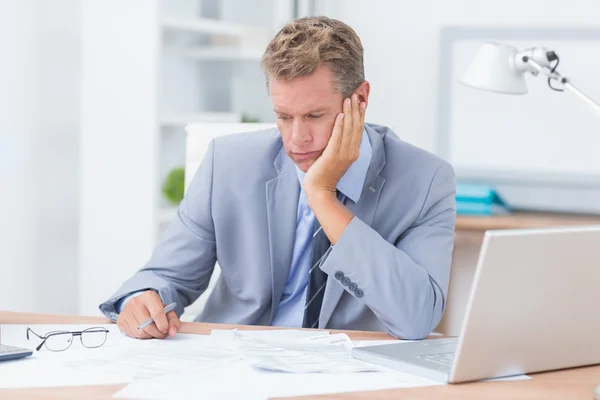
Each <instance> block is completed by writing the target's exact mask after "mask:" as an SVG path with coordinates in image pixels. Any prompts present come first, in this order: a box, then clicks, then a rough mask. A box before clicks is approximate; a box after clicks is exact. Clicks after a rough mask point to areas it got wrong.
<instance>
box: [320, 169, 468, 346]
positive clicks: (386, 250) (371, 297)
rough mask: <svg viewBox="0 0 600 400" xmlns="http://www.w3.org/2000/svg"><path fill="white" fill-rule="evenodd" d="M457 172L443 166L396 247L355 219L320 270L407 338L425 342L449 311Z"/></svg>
mask: <svg viewBox="0 0 600 400" xmlns="http://www.w3.org/2000/svg"><path fill="white" fill-rule="evenodd" d="M455 193H456V184H455V176H454V170H453V168H452V166H451V165H450V164H448V163H443V164H442V165H441V166H440V167H439V168H438V169H437V171H436V172H435V174H434V175H433V178H432V180H431V183H430V185H429V190H428V193H427V196H426V197H425V202H424V204H423V207H422V209H421V212H420V213H419V216H418V217H417V219H416V220H415V222H414V223H413V224H412V225H411V226H410V227H409V229H407V230H406V231H405V232H404V233H402V234H401V236H400V237H398V238H397V239H396V241H395V242H394V243H390V242H388V241H386V240H385V239H384V238H383V237H381V236H380V235H379V233H378V232H376V231H375V230H373V229H372V228H371V227H370V226H368V225H367V224H365V223H364V222H362V221H361V220H360V219H358V218H356V217H354V218H353V219H352V221H351V222H350V224H349V225H348V226H347V227H346V229H345V230H344V232H343V234H342V236H341V237H340V239H339V240H338V242H337V243H336V245H335V246H334V248H333V249H332V251H331V253H330V255H329V257H328V258H327V260H326V261H325V262H324V263H323V265H322V266H321V268H322V269H323V271H325V272H326V273H327V274H329V275H332V276H334V277H335V278H336V279H335V282H337V283H339V284H341V280H342V279H343V278H344V277H346V278H348V279H350V282H352V283H354V284H349V285H348V281H347V280H346V282H345V283H346V285H344V289H345V290H346V291H347V292H348V293H350V294H351V295H352V296H354V297H355V298H357V299H358V300H359V301H363V302H364V303H365V304H366V305H367V306H368V307H369V308H370V309H371V310H372V311H373V312H374V313H375V315H376V316H377V317H378V318H379V320H381V321H382V322H383V323H384V324H385V326H386V327H387V330H388V332H389V333H390V334H391V335H393V336H395V337H398V338H402V339H422V338H424V337H426V336H427V335H429V334H430V333H431V332H432V331H433V329H435V327H436V326H437V325H438V323H439V322H440V320H441V319H442V315H443V313H444V309H445V306H446V296H447V293H448V281H449V279H450V266H451V264H452V251H453V248H454V227H455V223H456V197H455V196H456V194H455Z"/></svg>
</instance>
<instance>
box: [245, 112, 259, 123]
mask: <svg viewBox="0 0 600 400" xmlns="http://www.w3.org/2000/svg"><path fill="white" fill-rule="evenodd" d="M241 122H246V123H259V122H260V119H259V118H258V117H253V116H251V115H248V114H242V121H241Z"/></svg>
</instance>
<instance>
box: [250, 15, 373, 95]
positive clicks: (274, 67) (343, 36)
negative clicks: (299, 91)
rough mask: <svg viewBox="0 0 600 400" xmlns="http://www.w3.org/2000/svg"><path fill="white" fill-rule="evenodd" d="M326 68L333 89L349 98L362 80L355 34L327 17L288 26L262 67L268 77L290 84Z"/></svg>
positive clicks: (268, 51) (360, 51)
mask: <svg viewBox="0 0 600 400" xmlns="http://www.w3.org/2000/svg"><path fill="white" fill-rule="evenodd" d="M321 65H325V66H326V67H328V68H329V70H330V71H331V72H332V74H333V77H334V82H333V87H334V90H335V91H336V92H339V93H341V94H342V96H343V98H347V97H350V96H351V95H352V93H353V92H354V91H355V90H356V89H357V88H358V86H359V85H360V84H361V83H362V82H363V81H364V80H365V70H364V65H363V47H362V44H361V42H360V38H359V37H358V35H357V34H356V32H354V30H353V29H352V28H351V27H349V26H348V25H346V24H345V23H343V22H341V21H338V20H335V19H332V18H327V17H306V18H300V19H297V20H295V21H292V22H290V23H288V24H287V25H286V26H284V27H283V28H282V29H281V30H280V31H279V32H278V33H277V35H275V37H274V38H273V40H271V42H270V43H269V45H268V46H267V49H266V50H265V53H264V54H263V57H262V60H261V67H262V69H263V71H264V73H265V77H266V80H267V88H268V87H269V77H271V76H272V77H274V78H275V79H277V80H282V81H284V82H291V81H293V80H294V79H296V78H302V77H307V76H309V75H311V74H312V73H313V72H315V70H316V69H317V68H318V67H319V66H321Z"/></svg>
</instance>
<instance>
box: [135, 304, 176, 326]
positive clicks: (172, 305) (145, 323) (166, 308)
mask: <svg viewBox="0 0 600 400" xmlns="http://www.w3.org/2000/svg"><path fill="white" fill-rule="evenodd" d="M175 306H177V303H171V304H169V305H168V306H166V307H165V314H166V313H168V312H170V311H173V310H174V309H175ZM153 322H154V320H153V319H152V317H150V318H148V319H147V320H145V321H144V322H142V323H141V324H140V326H138V329H144V328H145V327H147V326H148V325H150V324H151V323H153Z"/></svg>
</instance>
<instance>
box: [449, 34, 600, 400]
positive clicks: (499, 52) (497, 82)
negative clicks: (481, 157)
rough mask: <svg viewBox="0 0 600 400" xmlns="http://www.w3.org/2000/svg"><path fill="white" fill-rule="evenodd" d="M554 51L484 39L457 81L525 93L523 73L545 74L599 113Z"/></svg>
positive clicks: (550, 83)
mask: <svg viewBox="0 0 600 400" xmlns="http://www.w3.org/2000/svg"><path fill="white" fill-rule="evenodd" d="M559 62H560V59H559V57H558V54H556V53H555V52H554V51H552V50H548V49H546V48H544V47H533V48H530V49H525V50H521V51H520V50H519V49H517V48H516V47H513V46H510V45H506V44H501V43H494V42H486V43H484V44H483V45H482V46H481V48H480V49H479V52H478V53H477V55H476V56H475V59H474V60H473V61H472V62H471V64H470V65H469V67H468V68H467V69H466V71H465V73H464V74H463V75H462V77H461V78H460V79H459V81H460V82H461V83H462V84H464V85H466V86H470V87H472V88H475V89H480V90H487V91H490V92H496V93H504V94H526V93H527V85H526V84H525V74H526V73H527V72H529V73H531V74H532V75H533V76H538V75H539V74H542V75H544V76H545V77H547V78H548V86H550V89H552V90H555V91H558V92H562V91H564V90H568V91H569V92H571V93H572V94H574V95H575V96H576V97H578V98H579V99H580V100H582V101H583V102H584V103H586V104H587V105H588V106H590V107H591V108H592V109H593V110H594V111H595V112H596V113H597V114H598V116H600V105H599V104H598V103H597V102H595V101H594V100H592V99H591V98H590V97H589V96H587V95H586V94H584V93H583V92H581V90H579V89H578V88H577V87H575V86H574V85H573V84H572V83H571V81H570V80H569V79H568V78H566V77H564V76H562V75H560V74H559V73H558V71H557V70H556V68H557V67H558V63H559ZM594 395H595V396H594V399H596V400H600V386H597V387H596V390H595V391H594Z"/></svg>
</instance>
